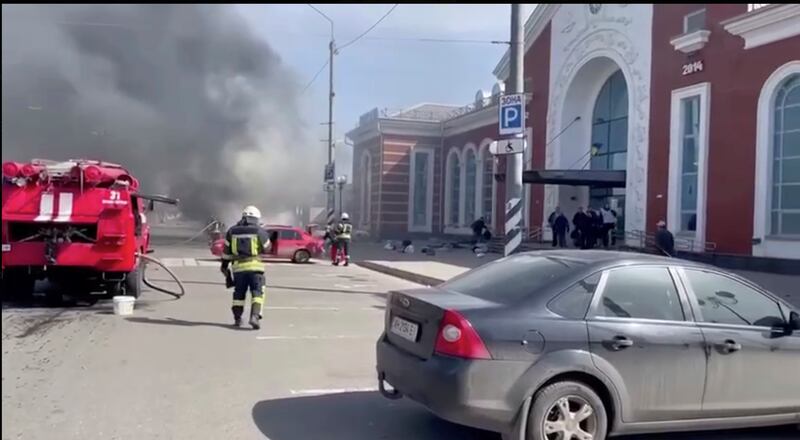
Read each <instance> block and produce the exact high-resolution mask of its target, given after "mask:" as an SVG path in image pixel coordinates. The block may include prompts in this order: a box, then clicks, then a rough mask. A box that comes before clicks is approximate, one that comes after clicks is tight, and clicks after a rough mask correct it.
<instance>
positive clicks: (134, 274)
mask: <svg viewBox="0 0 800 440" xmlns="http://www.w3.org/2000/svg"><path fill="white" fill-rule="evenodd" d="M143 276H144V274H143V273H142V264H141V263H139V265H138V266H136V268H135V269H133V271H131V272H130V273H128V276H127V277H125V295H127V296H132V297H134V298H139V295H141V294H142V286H143V285H144V282H143V279H142V277H143Z"/></svg>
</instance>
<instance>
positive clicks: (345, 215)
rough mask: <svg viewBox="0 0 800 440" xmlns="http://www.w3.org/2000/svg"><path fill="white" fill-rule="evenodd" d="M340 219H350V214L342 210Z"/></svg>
mask: <svg viewBox="0 0 800 440" xmlns="http://www.w3.org/2000/svg"><path fill="white" fill-rule="evenodd" d="M342 220H350V215H349V214H347V213H346V212H343V213H342Z"/></svg>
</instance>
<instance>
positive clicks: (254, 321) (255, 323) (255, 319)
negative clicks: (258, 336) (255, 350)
mask: <svg viewBox="0 0 800 440" xmlns="http://www.w3.org/2000/svg"><path fill="white" fill-rule="evenodd" d="M260 319H261V318H260V317H259V316H258V314H256V313H252V314H250V327H253V330H258V329H260V328H261V323H260V322H259V320H260Z"/></svg>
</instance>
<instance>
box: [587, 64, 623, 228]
mask: <svg viewBox="0 0 800 440" xmlns="http://www.w3.org/2000/svg"><path fill="white" fill-rule="evenodd" d="M590 157H591V159H590V164H591V169H593V170H624V169H626V168H627V161H628V84H627V83H626V82H625V75H623V74H622V71H621V70H617V71H616V72H615V73H614V74H613V75H611V77H609V78H608V80H606V82H605V84H603V87H602V88H601V89H600V93H599V94H598V95H597V101H595V104H594V112H593V113H592V145H591V154H590ZM589 203H590V205H591V206H592V207H594V208H601V207H602V206H605V205H610V206H611V208H612V209H614V208H615V207H616V209H615V211H616V213H617V219H618V221H617V227H618V228H619V229H622V227H623V225H624V224H625V222H624V220H623V218H622V215H623V212H624V210H625V196H624V193H623V191H622V190H616V191H614V190H612V189H610V188H591V189H590V190H589Z"/></svg>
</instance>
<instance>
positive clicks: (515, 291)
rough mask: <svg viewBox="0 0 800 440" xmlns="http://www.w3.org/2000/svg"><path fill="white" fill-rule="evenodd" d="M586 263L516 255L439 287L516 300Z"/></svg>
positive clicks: (509, 301)
mask: <svg viewBox="0 0 800 440" xmlns="http://www.w3.org/2000/svg"><path fill="white" fill-rule="evenodd" d="M582 264H583V263H578V262H575V261H569V260H564V259H560V258H553V257H543V256H537V255H527V254H523V255H514V256H511V257H507V258H503V259H500V260H497V261H494V262H492V263H489V264H486V265H484V266H481V267H479V268H477V269H473V270H471V271H469V272H467V273H465V274H462V275H460V276H458V277H456V278H453V279H452V280H450V281H448V282H446V283H444V284H442V285H440V286H439V288H441V289H445V290H450V291H453V292H459V293H463V294H465V295H470V296H474V297H476V298H481V299H484V300H487V301H492V302H495V303H501V304H512V303H515V302H517V301H520V300H522V299H524V298H526V297H528V296H530V295H532V294H534V293H536V291H537V290H538V289H539V288H541V287H543V286H545V285H546V284H548V283H550V282H552V281H554V280H556V279H558V278H560V277H561V276H563V275H564V274H566V273H567V272H569V271H570V270H571V269H573V268H574V267H575V266H577V265H582Z"/></svg>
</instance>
